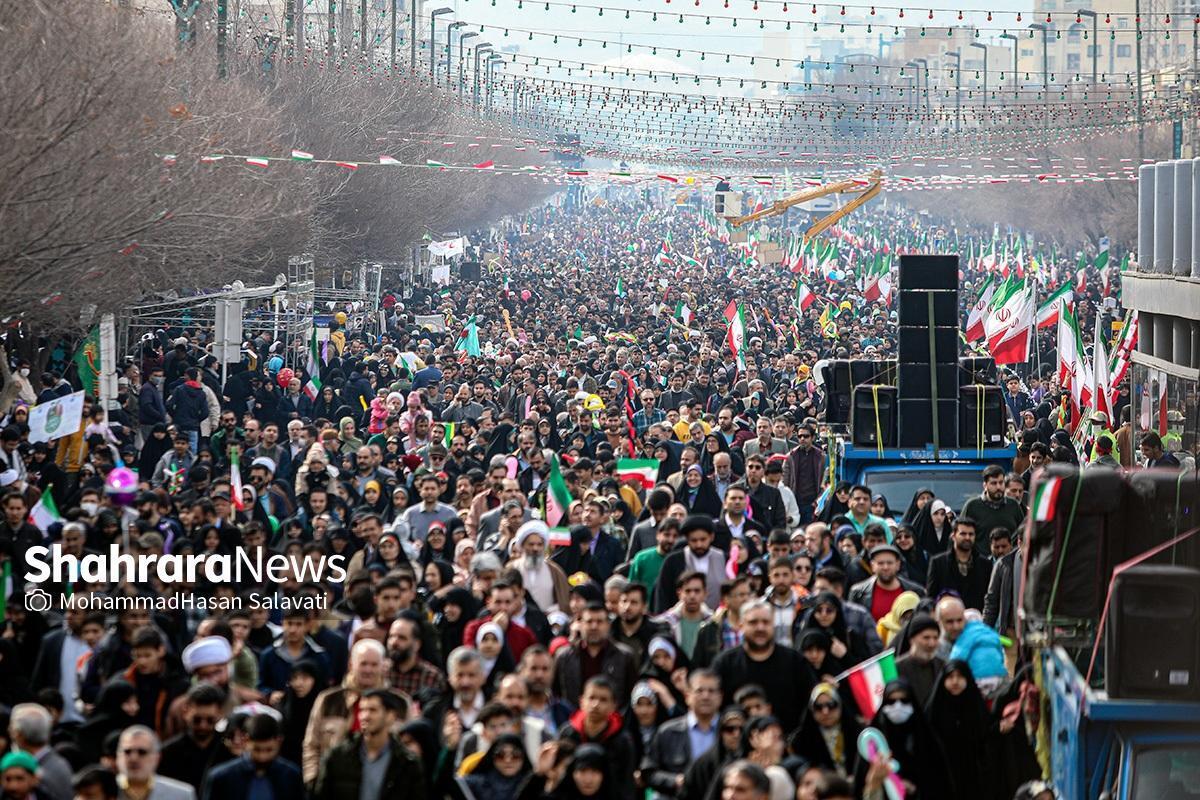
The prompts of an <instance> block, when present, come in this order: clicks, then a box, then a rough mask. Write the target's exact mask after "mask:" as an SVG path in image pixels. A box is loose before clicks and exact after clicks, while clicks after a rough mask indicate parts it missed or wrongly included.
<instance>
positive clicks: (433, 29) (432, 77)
mask: <svg viewBox="0 0 1200 800" xmlns="http://www.w3.org/2000/svg"><path fill="white" fill-rule="evenodd" d="M453 13H454V9H453V8H450V7H448V6H442V7H441V8H435V9H434V10H433V11H430V12H429V83H430V85H436V84H437V18H438V17H439V16H441V15H442V14H453ZM449 57H450V56H449V55H447V56H446V58H449Z"/></svg>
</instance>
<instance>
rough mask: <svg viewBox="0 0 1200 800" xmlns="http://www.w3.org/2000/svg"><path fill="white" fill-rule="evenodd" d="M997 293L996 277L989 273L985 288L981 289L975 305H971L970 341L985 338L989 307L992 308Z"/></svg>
mask: <svg viewBox="0 0 1200 800" xmlns="http://www.w3.org/2000/svg"><path fill="white" fill-rule="evenodd" d="M995 293H996V279H995V277H993V276H992V275H988V278H987V280H986V281H985V282H984V284H983V288H982V289H980V291H979V299H978V300H976V301H975V305H973V306H971V313H970V314H969V315H968V316H967V333H966V336H967V341H968V342H977V341H979V340H980V339H982V338H983V334H984V326H985V324H986V323H987V318H988V309H989V308H991V305H992V296H993V295H995Z"/></svg>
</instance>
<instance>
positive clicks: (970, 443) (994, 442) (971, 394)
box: [958, 384, 1008, 448]
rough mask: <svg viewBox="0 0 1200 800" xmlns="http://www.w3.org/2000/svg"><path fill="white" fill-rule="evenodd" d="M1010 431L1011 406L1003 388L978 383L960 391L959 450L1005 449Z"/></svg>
mask: <svg viewBox="0 0 1200 800" xmlns="http://www.w3.org/2000/svg"><path fill="white" fill-rule="evenodd" d="M1006 430H1008V406H1006V405H1005V404H1004V395H1003V394H1001V392H1000V387H999V386H988V385H986V384H976V385H972V386H964V387H962V388H961V389H959V393H958V446H959V447H964V448H966V447H1003V446H1004V433H1005V431H1006ZM981 436H982V442H981V441H980V437H981Z"/></svg>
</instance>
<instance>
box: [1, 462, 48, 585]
mask: <svg viewBox="0 0 1200 800" xmlns="http://www.w3.org/2000/svg"><path fill="white" fill-rule="evenodd" d="M19 457H20V456H18V458H19ZM28 519H29V504H28V503H26V502H25V495H23V494H22V493H21V492H17V491H10V492H9V493H8V494H6V495H4V519H3V520H2V521H0V552H3V553H5V554H6V555H7V556H8V558H9V559H10V560H11V561H12V573H11V574H12V585H11V586H0V590H2V591H4V592H7V593H8V594H12V593H13V592H17V593H18V594H20V593H24V591H25V583H26V581H27V580H28V578H27V577H26V573H27V572H28V569H27V568H28V565H27V564H26V563H25V551H26V550H28V549H29V548H30V547H33V546H34V545H38V544H41V543H42V532H41V531H39V530H38V529H37V528H35V527H34V526H33V525H30V524H29V522H28Z"/></svg>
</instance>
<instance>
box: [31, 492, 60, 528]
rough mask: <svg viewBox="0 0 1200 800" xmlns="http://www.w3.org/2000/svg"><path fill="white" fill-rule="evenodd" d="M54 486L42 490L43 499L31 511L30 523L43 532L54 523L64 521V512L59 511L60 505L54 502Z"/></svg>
mask: <svg viewBox="0 0 1200 800" xmlns="http://www.w3.org/2000/svg"><path fill="white" fill-rule="evenodd" d="M52 488H53V486H47V487H46V491H44V492H42V497H41V499H40V500H38V501H37V504H36V505H34V507H33V508H32V509H31V510H30V512H29V524H30V525H33V526H34V527H36V528H37V529H38V530H40V531H41V532H42V533H45V532H46V530H47V529H48V528H49V527H50V526H51V525H53V524H54V523H56V522H62V514H59V513H58V506H56V505H55V504H54V496H53V495H52V494H50V490H51V489H52Z"/></svg>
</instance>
